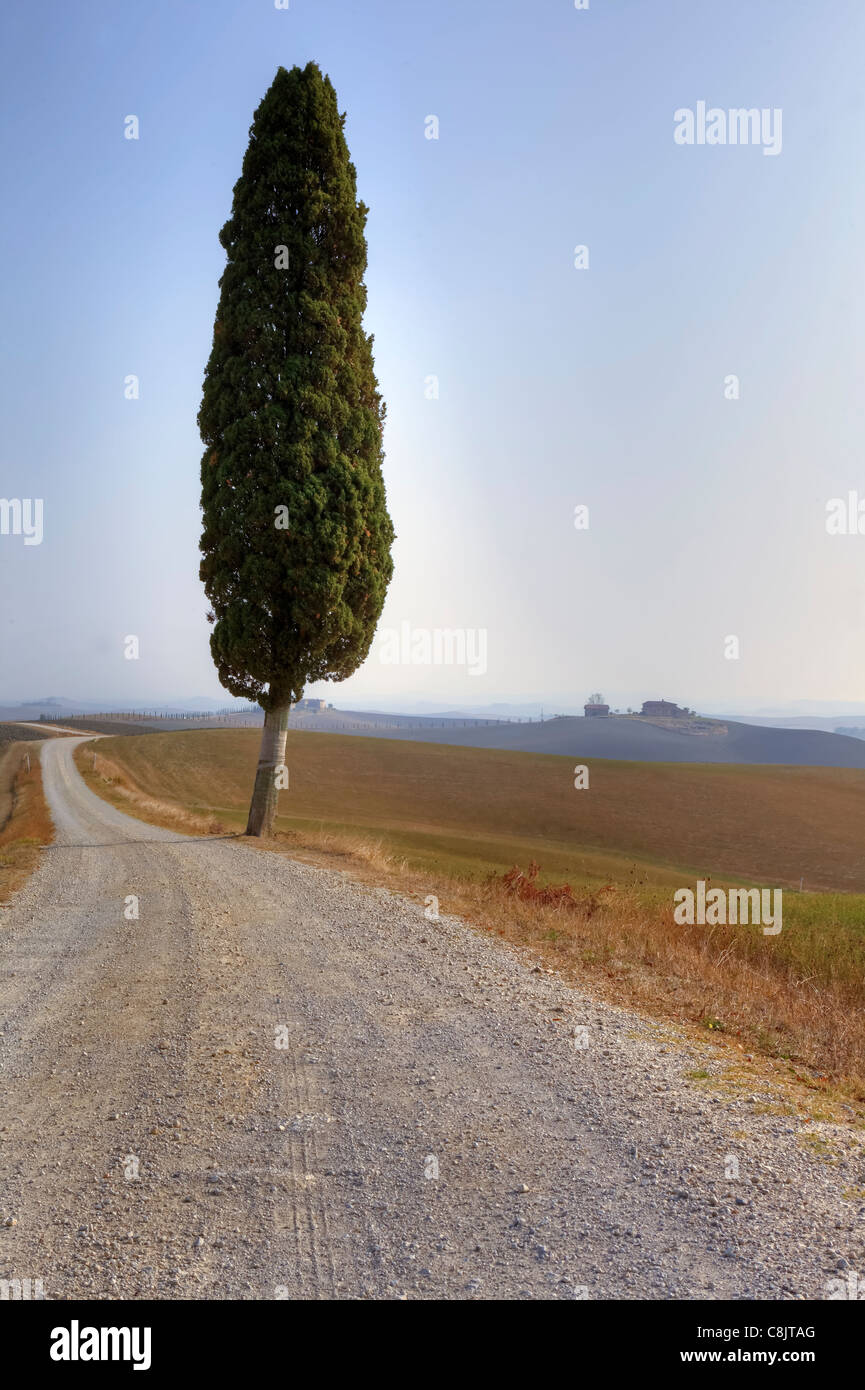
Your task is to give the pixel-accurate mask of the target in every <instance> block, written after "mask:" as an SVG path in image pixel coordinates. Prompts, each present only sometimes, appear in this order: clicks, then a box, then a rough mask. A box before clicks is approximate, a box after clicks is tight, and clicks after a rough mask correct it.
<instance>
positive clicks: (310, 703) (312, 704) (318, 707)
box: [292, 700, 327, 714]
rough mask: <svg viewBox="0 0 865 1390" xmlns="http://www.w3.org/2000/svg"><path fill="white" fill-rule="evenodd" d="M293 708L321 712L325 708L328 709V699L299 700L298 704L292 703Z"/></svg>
mask: <svg viewBox="0 0 865 1390" xmlns="http://www.w3.org/2000/svg"><path fill="white" fill-rule="evenodd" d="M292 709H301V710H307V711H311V712H314V713H315V714H321V713H322V712H323V711H324V710H326V709H327V701H326V700H298V702H297V704H296V705H292Z"/></svg>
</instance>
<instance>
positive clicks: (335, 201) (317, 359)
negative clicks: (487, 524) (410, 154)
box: [198, 63, 394, 835]
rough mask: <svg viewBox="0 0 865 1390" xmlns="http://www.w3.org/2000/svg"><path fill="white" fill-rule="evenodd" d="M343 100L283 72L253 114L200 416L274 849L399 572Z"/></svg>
mask: <svg viewBox="0 0 865 1390" xmlns="http://www.w3.org/2000/svg"><path fill="white" fill-rule="evenodd" d="M344 122H345V116H344V115H340V113H339V109H338V106H337V99H336V92H335V90H334V88H333V85H332V84H331V82H330V79H329V78H328V77H325V76H323V75H322V73H321V71H320V69H319V67H318V65H317V64H315V63H309V64H308V65H307V66H306V67H305V68H303V69H301V68H298V67H295V68H292V70H291V72H288V71H286V69H285V68H280V69H279V70H278V72H277V74H276V77H275V78H274V80H273V83H272V85H271V87H270V89H269V90H268V92H267V94H266V95H265V97H264V100H263V101H262V102H261V105H260V106H259V107H258V110H257V111H256V112H255V117H254V120H253V124H252V127H251V130H250V138H249V146H248V148H247V151H246V155H245V157H244V160H243V169H242V173H241V176H240V179H239V180H238V182H237V183H236V185H235V188H234V201H233V205H232V212H231V217H230V218H229V220H228V221H227V222H226V224H225V226H224V227H223V229H222V231H221V232H220V237H219V239H220V241H221V243H222V245H223V247H224V248H225V251H226V253H227V257H228V261H227V265H226V267H225V272H224V274H223V276H222V278H221V280H220V282H219V284H220V296H219V307H218V309H217V311H216V322H215V325H214V330H213V347H212V350H211V353H210V360H209V361H208V364H207V369H206V372H205V377H204V390H203V397H202V404H201V410H200V412H199V416H198V423H199V428H200V430H201V437H202V440H203V442H204V445H205V449H204V456H203V459H202V463H201V502H202V509H203V513H204V517H203V530H202V537H201V550H202V552H203V555H204V558H203V560H202V562H201V570H200V573H201V578H202V580H203V581H204V587H205V591H206V593H207V597H208V598H209V600H210V604H211V610H212V611H211V612H210V613H209V614H208V618H209V620H210V621H211V622H212V623H213V632H212V634H211V639H210V649H211V652H212V653H213V659H214V662H215V663H216V667H217V670H218V672H219V679H220V681H221V683H222V684H223V685H224V686H225V687H226V688H227V689H228V690H230V691H231V692H232V693H233V694H234V695H239V696H247V697H249V698H250V699H253V700H256V701H258V703H259V704H261V705H262V706H263V708H264V711H265V721H264V732H263V735H262V742H261V752H260V756H259V764H258V771H257V773H256V778H255V787H254V790H253V795H252V804H251V807H250V812H249V823H248V825H247V834H249V835H266V834H269V833H270V831H271V829H272V825H273V817H274V815H275V813H276V803H277V796H278V782H279V780H280V779H279V777H278V774H277V770H278V769H280V768H281V767H282V766H283V765H284V758H285V740H286V728H287V724H288V714H289V709H290V707H291V704H292V703H293V702H294V701H296V700H298V699H300V696H301V694H302V693H303V688H304V685H305V684H306V682H307V681H313V680H336V681H340V680H345V679H346V677H348V676H350V675H351V674H352V672H353V671H355V670H356V669H357V667H358V666H359V665H360V664H361V662H362V661H363V660H364V659H365V658H366V656H367V654H368V652H369V648H370V644H371V642H372V639H373V635H374V633H375V628H376V624H377V622H378V619H379V617H380V615H381V610H382V607H383V605H384V599H385V594H386V592H387V586H388V584H389V583H390V578H391V574H392V572H393V562H392V560H391V557H390V547H391V544H392V541H393V536H394V533H393V527H392V524H391V520H390V517H389V515H388V512H387V505H386V501H385V491H384V483H383V480H382V474H381V464H382V457H383V453H382V427H383V423H384V414H385V407H384V403H383V402H382V399H381V397H380V395H379V391H378V383H377V381H376V378H375V371H374V367H373V356H372V341H373V340H372V337H371V336H370V335H368V334H366V333H365V332H364V329H363V326H362V321H361V320H362V316H363V312H364V309H365V307H366V288H365V286H364V282H363V277H364V272H365V270H366V238H365V235H364V228H365V224H366V216H367V209H366V207H365V206H364V204H363V203H360V202H358V200H357V187H356V177H355V169H354V165H353V164H352V163H351V160H350V157H349V152H348V146H347V144H346V141H345V136H344V134H343V125H344Z"/></svg>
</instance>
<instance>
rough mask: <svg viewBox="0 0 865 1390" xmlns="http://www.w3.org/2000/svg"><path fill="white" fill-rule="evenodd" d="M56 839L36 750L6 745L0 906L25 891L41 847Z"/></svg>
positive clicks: (1, 765)
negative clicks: (14, 894) (43, 791)
mask: <svg viewBox="0 0 865 1390" xmlns="http://www.w3.org/2000/svg"><path fill="white" fill-rule="evenodd" d="M28 752H29V754H30V770H29V771H28V770H27V757H26V755H27V753H28ZM53 839H54V826H53V825H52V823H51V816H50V815H49V812H48V807H47V805H46V802H45V798H44V796H43V794H42V773H41V769H40V766H39V758H38V756H37V753H36V750H35V749H33V748H32V747H31V748H30V749H28V748H27V745H26V743H17V742H16V743H11V744H4V745H3V747H2V748H0V903H5V902H8V901H9V898H10V897H11V895H12V894H13V893H14V892H15V891H16V889H18V888H20V887H21V885H22V884H23V883H24V881H25V879H26V878H27V877H28V875H29V874H31V873H32V872H33V870H34V869H35V868H36V866H37V864H38V862H39V850H40V847H41V846H42V845H47V844H50V843H51V841H52V840H53Z"/></svg>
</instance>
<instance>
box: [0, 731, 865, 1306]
mask: <svg viewBox="0 0 865 1390" xmlns="http://www.w3.org/2000/svg"><path fill="white" fill-rule="evenodd" d="M81 741H82V740H81V739H66V738H64V739H56V740H50V741H47V742H46V743H44V744H43V745H42V761H43V772H44V785H45V791H46V795H47V798H48V801H49V805H50V808H51V812H52V816H53V818H54V822H55V826H56V832H57V838H56V843H55V844H54V845H52V846H51V847H49V848H47V849H46V850H45V852H44V856H43V862H42V864H41V867H40V868H39V870H38V871H37V872H36V874H35V875H34V876H33V877H32V879H31V880H30V881H29V883H28V884H27V885H26V886H25V888H24V889H23V890H22V891H21V892H20V893H19V894H18V895H17V897H16V898H15V899H14V900H13V902H12V904H11V906H9V907H7V908H5V909H3V910H2V911H0V1030H2V1032H0V1279H12V1278H19V1279H25V1278H30V1279H31V1280H34V1279H41V1280H42V1285H43V1288H44V1292H45V1297H46V1298H51V1299H63V1298H70V1297H83V1298H97V1297H107V1298H118V1299H120V1298H131V1299H134V1298H151V1297H159V1298H170V1299H199V1298H214V1299H282V1298H357V1297H360V1298H363V1297H367V1298H408V1299H413V1298H453V1299H463V1298H481V1299H483V1298H509V1299H520V1298H590V1299H598V1298H613V1299H622V1298H624V1299H628V1298H633V1299H657V1298H682V1299H685V1298H687V1299H692V1298H697V1299H713V1298H725V1297H734V1298H738V1297H741V1298H779V1297H784V1298H794V1297H807V1298H821V1297H825V1296H826V1294H825V1289H826V1286H827V1280H828V1279H829V1278H831V1277H832V1273H833V1271H834V1268H835V1262H836V1259H846V1260H847V1261H848V1262H849V1264H850V1265H851V1267H853V1268H856V1267H858V1268H860V1269H862V1268H865V1248H863V1238H862V1237H863V1226H865V1222H863V1216H865V1207H863V1206H862V1204H861V1202H856V1201H851V1200H850V1199H849V1198H845V1197H844V1196H843V1195H842V1193H843V1192H844V1191H845V1190H847V1189H850V1187H851V1185H852V1186H855V1179H856V1172H855V1162H856V1160H855V1157H853V1156H851V1155H852V1150H851V1151H850V1152H849V1153H848V1151H847V1150H844V1153H843V1156H842V1159H841V1161H840V1162H839V1163H837V1164H835V1165H830V1164H826V1163H821V1162H820V1161H819V1159H818V1158H816V1157H815V1156H814V1155H813V1154H809V1153H808V1152H807V1151H806V1148H805V1147H803V1145H802V1143H801V1136H800V1135H799V1134H794V1133H793V1130H792V1128H791V1122H790V1121H789V1120H788V1119H787V1118H786V1117H782V1118H779V1117H778V1116H777V1115H775V1116H773V1115H760V1114H755V1113H754V1107H753V1106H750V1105H748V1104H746V1103H745V1102H744V1101H733V1100H729V1101H728V1100H718V1099H717V1096H716V1098H715V1099H714V1100H713V1099H712V1097H711V1096H709V1095H707V1094H705V1093H704V1092H703V1091H701V1090H700V1089H699V1088H698V1087H696V1086H695V1084H694V1083H692V1082H690V1081H688V1079H687V1076H688V1073H689V1071H691V1070H693V1069H694V1068H702V1069H704V1070H705V1069H708V1070H712V1069H713V1068H715V1069H717V1068H718V1067H719V1066H720V1065H722V1062H719V1060H718V1056H719V1054H716V1052H715V1051H714V1050H713V1048H712V1045H711V1044H708V1043H707V1044H706V1046H705V1048H702V1047H701V1045H698V1044H693V1043H688V1042H687V1040H686V1039H684V1038H682V1037H679V1036H677V1035H676V1033H675V1031H674V1030H671V1029H669V1028H665V1027H663V1026H661V1025H658V1024H655V1023H652V1022H650V1021H646V1020H643V1019H640V1018H638V1017H636V1016H634V1015H631V1014H628V1013H626V1012H624V1011H621V1010H616V1009H613V1008H611V1007H608V1006H606V1005H604V1004H600V1003H598V1002H597V1001H595V1000H593V999H592V998H591V997H589V996H586V995H584V994H582V993H581V992H580V991H578V990H574V989H571V988H568V987H567V986H565V985H564V984H562V983H561V982H560V981H558V980H557V979H556V978H555V977H553V976H551V975H548V974H547V973H546V972H543V971H538V970H537V969H536V968H535V969H534V970H533V967H532V962H531V961H530V960H527V959H525V958H523V957H519V956H517V955H516V954H515V953H513V952H512V951H510V950H508V949H506V948H504V947H502V946H499V945H497V944H496V943H494V942H491V941H488V940H486V939H484V938H482V937H480V936H478V935H477V934H476V933H474V932H472V931H471V930H469V929H468V928H466V927H465V926H464V925H463V924H462V923H461V922H460V921H459V920H457V919H455V918H449V917H446V916H442V917H441V918H440V919H439V920H436V921H427V920H426V919H425V917H424V915H423V910H422V908H421V907H419V906H418V905H417V904H414V903H411V902H408V901H406V900H404V899H401V898H398V897H396V896H394V895H393V894H390V893H388V892H385V891H384V890H373V889H370V888H368V887H363V886H358V885H356V884H354V883H352V882H350V881H348V880H346V879H344V878H343V877H342V876H341V875H339V874H336V873H332V872H328V871H324V870H320V869H315V868H312V867H309V866H306V865H303V864H299V863H296V862H293V861H292V860H291V859H289V858H287V857H285V856H282V855H278V854H271V853H263V852H259V851H258V850H256V849H254V848H251V847H249V846H248V845H246V844H243V843H237V842H232V841H231V840H215V839H184V838H182V837H180V836H178V835H175V834H173V833H171V832H169V831H167V830H163V829H159V828H156V827H153V826H149V825H146V824H144V823H142V822H140V821H137V820H133V819H130V818H129V817H127V816H124V815H122V814H121V813H120V812H119V811H117V810H115V809H114V808H113V807H110V806H108V805H107V804H106V803H104V802H103V801H101V800H100V799H98V798H97V797H95V796H94V795H93V794H92V793H91V792H90V791H89V790H88V789H87V788H86V786H85V785H84V783H83V781H82V780H81V778H80V777H79V775H78V773H77V771H76V769H75V766H74V763H73V760H72V753H73V749H74V748H75V747H76V746H77V744H78V743H80V742H81ZM136 902H137V912H138V916H137V919H136V918H135V916H134V910H135V906H136ZM583 1029H585V1030H586V1031H585V1033H583V1032H581V1031H580V1030H583ZM832 1137H833V1142H837V1143H839V1144H841V1143H842V1139H843V1136H841V1135H840V1134H836V1135H834V1136H832ZM731 1155H732V1156H734V1157H735V1158H736V1160H737V1163H738V1164H739V1166H740V1176H739V1178H738V1179H731V1177H730V1171H731V1169H730V1157H731ZM851 1164H852V1165H853V1168H852V1169H851ZM859 1182H860V1186H861V1175H859ZM737 1199H738V1200H737Z"/></svg>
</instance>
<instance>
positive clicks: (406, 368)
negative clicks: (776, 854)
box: [0, 0, 865, 709]
mask: <svg viewBox="0 0 865 1390" xmlns="http://www.w3.org/2000/svg"><path fill="white" fill-rule="evenodd" d="M2 54H3V57H2V64H3V73H2V98H0V100H2V105H3V108H4V110H3V122H2V127H3V135H2V159H3V172H4V180H3V183H4V194H5V198H4V201H5V203H6V209H7V215H6V218H5V219H4V225H3V229H2V243H3V244H2V266H3V270H4V274H3V275H2V325H3V331H2V335H0V357H2V360H0V382H2V392H3V424H4V429H3V433H2V440H0V497H5V498H36V497H38V498H42V499H43V500H44V538H43V541H42V544H41V545H33V546H25V545H24V544H23V538H22V537H21V536H15V535H0V699H2V700H11V699H14V698H18V697H30V696H44V695H48V694H64V695H71V696H78V697H80V698H81V699H102V698H105V699H106V701H108V702H110V703H112V704H116V705H128V704H131V705H142V704H145V703H148V702H153V701H155V700H159V699H162V698H172V697H178V696H193V695H213V696H219V694H220V687H219V685H218V682H217V680H216V676H215V673H214V671H213V667H212V663H211V660H210V655H209V649H208V634H209V629H208V627H207V624H206V622H205V620H204V613H205V611H206V607H207V605H206V602H205V599H204V596H203V593H202V590H201V586H200V584H199V581H198V578H197V570H198V560H199V556H198V549H197V545H198V533H199V513H198V465H199V458H200V443H199V439H198V434H197V429H196V413H197V410H198V405H199V401H200V392H201V381H202V375H203V370H204V364H205V362H206V359H207V355H208V351H209V347H210V340H211V333H212V325H213V315H214V310H215V307H216V297H217V280H218V278H219V275H220V273H221V269H222V264H223V253H222V250H221V248H220V246H219V243H218V240H217V234H218V231H219V228H220V227H221V225H222V223H223V222H224V220H225V219H226V217H227V215H228V213H229V210H230V201H231V190H232V187H233V184H234V182H235V180H236V178H237V176H238V174H239V171H240V164H241V160H242V157H243V152H244V149H245V147H246V142H247V137H248V129H249V125H250V122H251V119H252V113H253V111H254V109H255V107H256V105H257V104H258V102H259V101H260V99H261V97H262V95H263V93H264V91H265V90H266V89H267V87H268V86H269V84H270V82H271V81H272V78H273V75H274V73H275V71H276V68H277V67H278V66H279V65H280V64H282V65H284V66H292V65H293V64H295V63H299V64H304V63H306V62H307V61H308V60H310V59H315V60H316V61H317V62H318V63H319V64H320V65H321V67H322V68H323V69H324V70H325V71H326V72H328V73H329V75H330V76H331V78H332V80H333V82H334V84H335V86H336V89H337V92H338V94H339V99H340V105H341V108H342V109H344V110H345V111H346V112H347V124H346V134H347V138H348V141H349V146H350V149H351V151H352V157H353V159H354V162H355V165H356V167H357V171H358V185H359V192H360V195H361V197H362V198H363V199H364V201H365V202H366V203H367V204H368V205H369V208H370V216H369V221H368V227H367V234H368V240H369V249H370V265H369V272H368V276H367V285H368V290H369V308H368V312H367V320H366V321H367V326H368V328H369V329H370V330H371V331H372V332H373V333H374V334H375V340H376V348H375V353H376V366H377V371H378V375H379V378H380V382H381V386H382V391H383V394H384V396H385V399H386V401H387V404H388V425H387V430H386V437H385V443H386V449H387V462H386V481H387V486H388V496H389V503H390V507H391V511H392V514H393V517H394V521H395V525H396V529H397V532H398V537H399V539H398V541H397V545H396V548H395V552H394V553H395V561H396V574H395V578H394V582H393V585H392V587H391V591H390V595H389V598H388V604H387V607H386V610H385V614H384V616H383V618H382V628H399V626H400V624H402V623H404V622H408V623H409V624H410V625H411V628H412V629H413V630H417V629H430V630H434V629H436V628H450V629H454V628H456V629H466V630H482V631H484V632H485V633H486V634H487V638H486V640H487V651H488V660H487V663H486V670H485V671H484V672H483V673H481V674H475V675H472V674H470V673H469V672H468V671H467V670H466V669H465V668H464V667H459V666H438V667H429V668H425V667H422V666H412V665H406V666H392V665H383V664H382V663H381V661H380V659H379V650H378V646H376V647H375V648H374V650H373V653H372V655H371V657H370V659H369V661H368V662H367V663H366V665H365V667H364V668H363V669H362V670H361V671H360V672H359V673H358V674H357V675H356V676H355V677H354V678H353V679H352V680H351V681H350V682H347V683H345V684H344V685H343V686H341V687H323V688H322V689H321V690H320V691H318V692H314V693H322V694H327V696H328V698H331V699H333V700H335V701H336V703H338V704H340V703H341V704H343V705H350V704H352V703H375V702H376V700H377V699H378V698H381V699H384V698H385V697H391V699H396V700H399V699H403V698H404V699H405V700H406V702H408V701H410V700H414V699H430V700H432V701H433V702H435V701H437V700H441V701H442V702H447V703H461V704H466V703H469V702H471V703H488V702H489V701H491V700H494V699H501V698H517V697H520V698H536V699H545V700H547V701H554V700H556V699H559V700H562V701H567V702H568V703H580V702H581V701H582V699H583V698H584V697H585V695H586V694H588V692H589V690H594V689H596V688H600V689H601V690H603V691H604V692H605V693H606V694H607V695H608V697H609V698H612V699H613V700H614V702H616V703H622V704H624V703H627V702H630V701H632V700H636V699H638V698H645V697H656V696H658V695H664V696H666V697H667V698H674V699H679V700H682V701H684V702H685V703H690V704H698V705H700V706H701V707H703V708H714V709H723V708H729V709H733V708H750V707H754V708H757V707H758V706H765V705H767V704H774V705H776V706H778V707H779V708H780V707H782V706H784V705H786V704H789V703H791V702H792V701H794V700H799V701H805V702H810V703H811V704H813V705H814V706H816V705H817V704H818V703H826V702H834V701H837V702H855V703H858V704H865V700H863V692H865V681H863V677H865V643H863V619H865V602H863V582H865V565H863V560H865V536H859V535H847V536H834V535H828V534H827V531H826V526H825V517H826V504H827V502H828V501H829V500H830V499H832V498H834V497H838V496H842V497H846V495H847V493H848V492H849V491H851V490H858V493H859V495H860V496H861V497H862V498H863V499H865V465H863V449H862V441H863V430H862V424H863V420H862V411H863V408H862V399H863V388H862V382H863V379H865V370H863V368H865V361H863V348H862V323H863V293H865V291H863V275H862V265H861V256H862V252H861V247H862V244H863V230H865V206H863V204H865V192H863V185H862V179H861V168H862V151H863V137H865V91H863V88H862V81H861V74H862V71H863V58H865V7H863V6H862V4H861V3H860V0H831V2H827V3H821V4H814V3H809V2H808V0H725V3H718V4H708V3H695V0H657V3H652V4H647V3H645V0H617V2H615V3H614V0H590V8H589V10H588V11H577V10H576V9H575V8H574V5H573V4H572V3H571V0H534V2H533V3H531V4H530V3H517V0H462V3H451V0H437V3H435V4H432V5H431V4H426V3H412V2H411V0H401V2H399V0H369V3H362V4H361V3H358V2H357V0H351V3H349V2H348V0H291V7H290V9H289V10H288V11H282V10H277V9H276V8H275V6H274V4H273V3H272V0H208V2H207V3H200V0H183V3H177V0H174V2H173V3H167V2H165V0H148V3H143V0H141V3H133V4H128V5H118V4H116V3H111V4H109V3H102V0H86V3H84V0H78V2H77V3H76V2H75V0H73V3H66V4H57V3H55V4H51V5H47V6H37V7H34V6H32V5H30V4H25V3H22V2H21V0H17V3H11V4H7V6H5V7H4V13H3V19H2ZM698 101H705V102H706V103H707V104H708V106H710V107H712V106H716V107H718V108H722V109H725V110H726V109H729V108H732V107H747V108H752V107H756V108H758V109H761V110H762V109H763V108H767V109H772V110H774V109H775V108H780V109H781V110H782V112H783V127H782V129H783V144H782V149H781V153H780V154H779V155H778V156H777V157H767V156H766V155H764V153H763V151H762V149H761V148H759V147H755V146H751V147H744V146H741V145H740V146H736V147H733V146H730V145H725V146H714V147H711V146H708V145H702V146H697V145H694V146H691V147H682V146H679V145H677V144H676V143H675V141H674V139H673V131H674V113H675V111H676V110H677V109H680V108H685V107H688V108H696V104H697V102H698ZM129 114H135V115H137V117H138V119H139V122H140V139H139V140H137V141H130V140H126V139H124V133H123V132H124V118H125V117H126V116H127V115H129ZM431 114H434V115H436V116H437V117H438V119H439V123H440V124H439V138H438V139H437V140H428V139H426V138H425V135H424V123H425V119H426V117H427V116H429V115H431ZM576 245H586V246H588V248H589V268H588V269H585V270H577V269H575V267H574V248H575V246H576ZM129 374H135V375H136V376H138V378H139V381H140V398H139V399H138V400H127V399H125V398H124V379H125V378H126V377H127V376H128V375H129ZM730 374H736V375H737V376H738V377H739V379H740V398H739V399H738V400H727V399H725V394H724V390H725V388H724V382H725V378H726V377H727V376H728V375H730ZM430 375H436V376H437V377H438V379H439V397H438V399H437V400H429V399H426V396H425V380H426V378H427V377H428V376H430ZM577 504H585V505H587V506H588V507H589V516H590V524H589V528H588V529H587V530H583V531H577V530H576V529H575V527H574V525H573V514H574V507H575V505H577ZM128 634H135V635H137V636H138V638H139V642H140V657H139V659H138V660H137V661H128V660H125V659H124V654H123V653H124V637H125V636H127V635H128ZM730 635H736V636H737V637H738V638H739V644H740V655H739V658H738V659H736V660H730V659H727V657H725V639H726V638H727V637H729V636H730ZM227 698H228V697H227V696H226V699H227Z"/></svg>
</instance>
